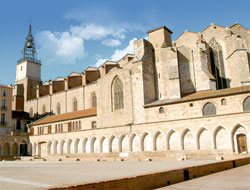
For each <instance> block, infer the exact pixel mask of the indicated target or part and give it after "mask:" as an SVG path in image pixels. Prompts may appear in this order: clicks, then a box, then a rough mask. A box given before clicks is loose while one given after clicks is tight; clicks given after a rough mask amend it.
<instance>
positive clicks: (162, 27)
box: [147, 26, 173, 34]
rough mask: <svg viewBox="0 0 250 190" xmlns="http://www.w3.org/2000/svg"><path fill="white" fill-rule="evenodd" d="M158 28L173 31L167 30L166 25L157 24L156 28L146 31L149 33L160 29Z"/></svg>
mask: <svg viewBox="0 0 250 190" xmlns="http://www.w3.org/2000/svg"><path fill="white" fill-rule="evenodd" d="M160 29H166V30H167V31H168V32H169V33H170V34H172V33H173V32H172V31H171V30H169V29H168V28H167V27H166V26H159V27H157V28H154V29H152V30H149V31H147V33H148V34H149V33H151V32H154V31H156V30H160Z"/></svg>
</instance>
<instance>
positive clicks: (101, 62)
mask: <svg viewBox="0 0 250 190" xmlns="http://www.w3.org/2000/svg"><path fill="white" fill-rule="evenodd" d="M106 61H107V59H98V61H97V62H96V64H95V67H100V66H101V65H102V64H103V63H105V62H106Z"/></svg>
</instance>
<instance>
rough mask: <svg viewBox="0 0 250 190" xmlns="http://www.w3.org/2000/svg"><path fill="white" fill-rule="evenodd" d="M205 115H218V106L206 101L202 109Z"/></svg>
mask: <svg viewBox="0 0 250 190" xmlns="http://www.w3.org/2000/svg"><path fill="white" fill-rule="evenodd" d="M202 114H203V116H210V115H216V107H215V105H214V104H212V103H211V102H208V103H206V104H205V105H204V106H203V109H202Z"/></svg>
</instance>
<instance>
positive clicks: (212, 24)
mask: <svg viewBox="0 0 250 190" xmlns="http://www.w3.org/2000/svg"><path fill="white" fill-rule="evenodd" d="M211 26H218V27H221V28H226V27H225V26H221V25H218V24H214V23H211V24H210V25H208V26H207V27H206V28H205V29H203V30H202V31H201V33H202V32H204V31H205V30H207V29H208V28H210V27H211Z"/></svg>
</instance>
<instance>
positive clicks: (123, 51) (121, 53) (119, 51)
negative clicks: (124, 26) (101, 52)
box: [111, 38, 137, 61]
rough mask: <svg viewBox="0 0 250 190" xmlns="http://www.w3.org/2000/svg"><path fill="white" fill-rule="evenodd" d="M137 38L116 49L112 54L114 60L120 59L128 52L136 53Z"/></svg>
mask: <svg viewBox="0 0 250 190" xmlns="http://www.w3.org/2000/svg"><path fill="white" fill-rule="evenodd" d="M136 40H137V39H136V38H133V39H132V40H130V41H129V45H128V46H127V47H126V48H124V49H116V50H115V52H114V54H113V55H112V56H111V60H112V61H118V60H120V59H121V58H122V57H124V56H125V55H126V54H128V53H130V54H134V51H135V49H134V42H135V41H136Z"/></svg>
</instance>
